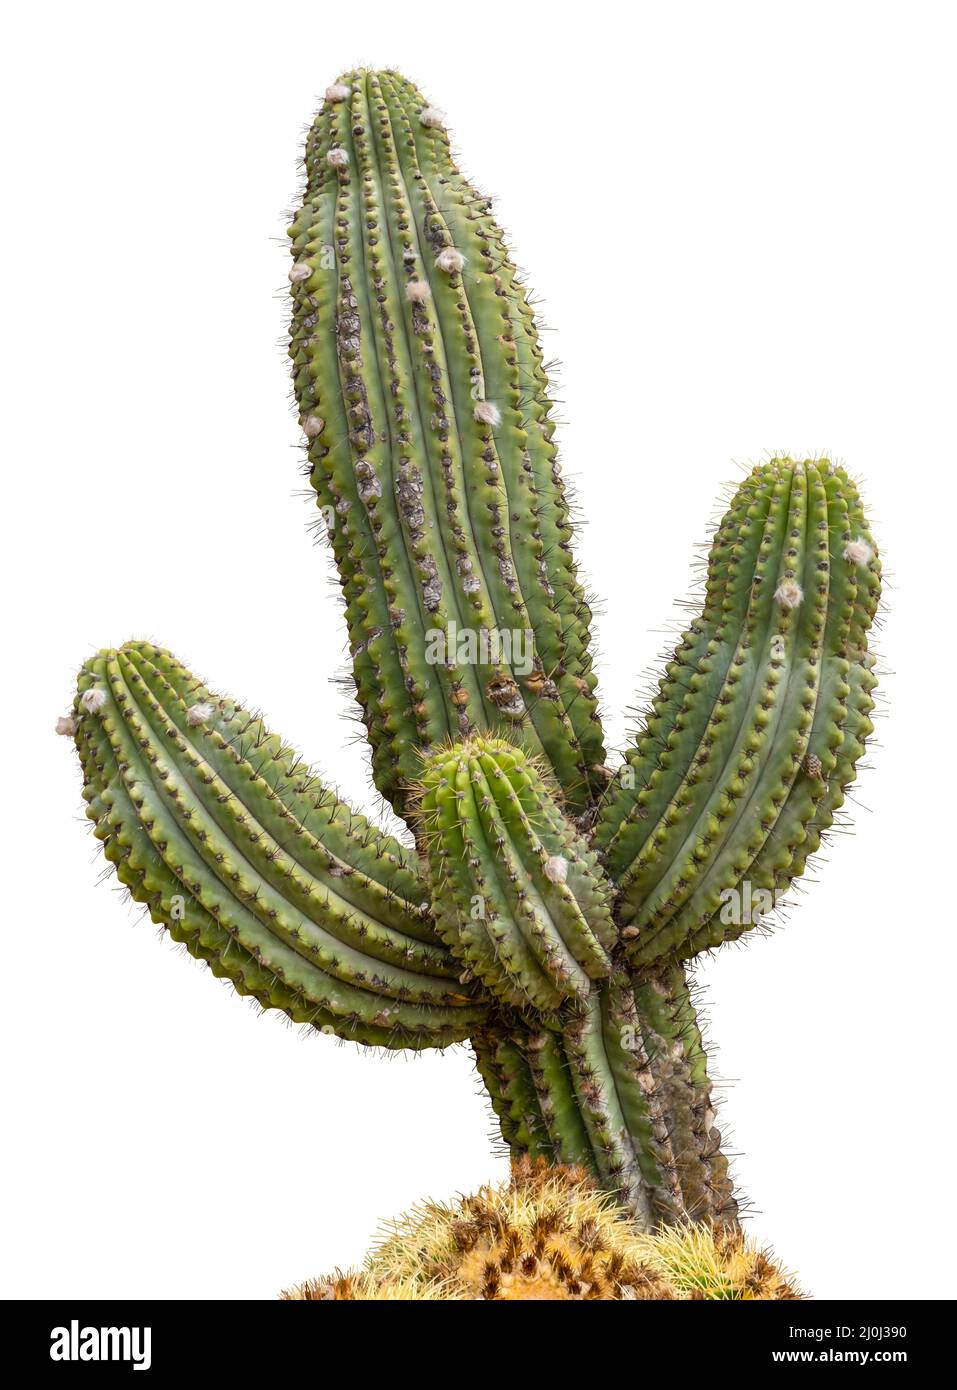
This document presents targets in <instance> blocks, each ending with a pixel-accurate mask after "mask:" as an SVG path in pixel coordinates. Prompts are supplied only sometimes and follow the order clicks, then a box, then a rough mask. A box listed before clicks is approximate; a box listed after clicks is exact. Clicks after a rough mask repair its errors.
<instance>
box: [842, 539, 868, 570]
mask: <svg viewBox="0 0 957 1390" xmlns="http://www.w3.org/2000/svg"><path fill="white" fill-rule="evenodd" d="M873 558H874V552H873V550H872V549H871V547H870V546H869V545H868V543H867V541H866V540H865V539H864V537H863V536H858V538H857V540H854V541H848V543H847V545H846V546H845V547H844V559H845V560H847V561H848V563H849V564H851V565H860V566H861V567H862V568H866V567H867V566H868V565H869V564H870V563H871V560H872V559H873Z"/></svg>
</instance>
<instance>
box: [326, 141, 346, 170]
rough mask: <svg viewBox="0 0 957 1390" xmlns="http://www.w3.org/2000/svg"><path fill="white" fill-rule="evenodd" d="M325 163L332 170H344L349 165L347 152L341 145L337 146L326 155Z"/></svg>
mask: <svg viewBox="0 0 957 1390" xmlns="http://www.w3.org/2000/svg"><path fill="white" fill-rule="evenodd" d="M326 163H327V164H329V165H331V167H332V168H333V169H344V168H345V167H346V165H347V164H348V163H349V151H348V150H344V149H343V148H342V147H341V145H337V146H336V148H335V149H334V150H330V151H329V153H328V154H327V155H326Z"/></svg>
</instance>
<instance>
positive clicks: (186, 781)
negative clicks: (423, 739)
mask: <svg viewBox="0 0 957 1390" xmlns="http://www.w3.org/2000/svg"><path fill="white" fill-rule="evenodd" d="M197 696H198V697H200V698H198V699H197V698H196V697H197ZM187 701H189V703H187ZM74 722H75V726H76V741H77V746H78V748H79V751H80V756H81V761H82V766H83V772H84V781H85V788H84V795H85V797H86V799H87V801H88V803H89V809H88V814H89V815H90V817H91V819H93V821H94V823H95V827H96V833H97V835H98V836H99V838H101V839H102V840H103V841H104V845H105V848H106V853H107V857H108V858H109V859H110V860H111V861H112V862H113V863H114V864H115V865H116V867H117V872H118V874H119V876H120V878H121V881H122V882H124V883H125V884H126V885H127V887H129V889H130V891H131V892H132V894H133V896H134V897H135V898H136V899H137V901H140V902H143V903H145V904H146V905H147V906H148V907H149V909H150V912H151V914H152V916H153V918H154V920H156V921H157V922H160V923H162V924H163V925H165V926H167V927H169V929H170V931H171V932H172V933H173V935H174V936H175V937H176V938H177V939H180V940H184V941H185V942H186V944H187V946H188V947H189V948H190V950H191V951H192V952H193V954H194V955H197V956H199V957H200V958H202V959H206V960H208V961H209V962H210V964H211V965H212V966H213V969H214V971H215V972H216V973H218V974H223V975H226V976H228V977H229V978H230V979H232V980H233V982H234V984H235V985H236V986H237V988H238V989H239V990H240V992H243V993H252V994H254V995H256V997H257V998H259V999H260V1002H262V1003H263V1004H265V1005H267V1006H271V1007H278V1008H282V1009H284V1010H285V1011H286V1012H287V1013H289V1014H290V1016H291V1017H293V1018H295V1019H296V1020H297V1021H302V1022H310V1023H314V1024H315V1025H316V1026H317V1027H320V1028H323V1029H325V1030H327V1031H333V1032H336V1033H338V1034H340V1035H341V1036H343V1037H347V1038H351V1039H354V1040H356V1041H360V1042H364V1043H369V1044H377V1045H381V1046H384V1047H412V1048H419V1047H444V1046H446V1045H448V1044H449V1043H452V1042H457V1041H461V1040H462V1039H464V1038H465V1037H467V1036H468V1034H469V1031H470V1029H471V1028H472V1027H474V1026H476V1025H477V1024H478V1023H479V1022H480V1021H481V1019H482V1017H483V1016H484V1011H485V1010H484V1005H483V1003H482V1001H481V1000H480V999H478V998H476V997H470V995H469V992H468V991H466V990H465V989H463V988H462V986H461V985H460V984H459V982H458V978H457V977H458V974H459V973H460V967H459V966H458V965H457V963H456V961H455V960H454V958H453V957H452V956H451V955H450V954H449V953H448V952H447V951H446V949H445V948H444V946H443V945H442V943H441V942H440V941H439V940H438V939H437V938H436V937H435V936H434V935H433V932H432V929H431V925H430V922H429V918H428V909H427V907H425V906H424V904H423V902H422V898H421V889H420V888H419V887H418V885H417V883H416V880H415V878H414V875H413V873H412V869H411V866H410V864H409V862H408V859H407V856H406V853H405V851H404V850H403V849H402V848H401V847H400V846H399V845H398V844H397V843H396V842H395V841H393V840H391V839H389V838H388V837H386V836H378V835H376V834H375V833H374V832H373V830H372V827H371V826H369V825H368V823H366V822H364V821H363V820H362V818H361V817H357V816H355V815H354V814H352V813H350V812H349V811H348V809H347V808H345V807H343V805H342V804H341V803H340V802H338V801H337V800H336V799H335V798H333V797H331V796H330V795H329V794H328V793H327V792H325V791H324V790H323V789H322V788H321V787H319V786H318V784H317V783H316V782H315V779H313V778H312V777H311V776H310V775H309V774H308V773H306V772H305V771H304V770H301V769H296V767H295V765H294V760H293V755H291V753H290V752H289V750H288V749H286V748H284V746H283V745H282V744H281V742H280V741H279V740H278V739H275V738H274V737H273V736H271V735H269V734H268V733H267V732H266V731H265V730H264V729H263V727H262V725H261V724H260V723H259V721H258V720H255V719H251V718H250V717H249V716H247V715H245V714H244V713H243V712H242V711H241V710H240V709H239V708H238V707H237V706H235V705H234V704H233V703H232V702H231V701H228V700H220V699H217V698H216V697H215V696H214V695H212V693H211V692H210V691H208V690H207V689H206V688H205V687H204V686H201V685H200V684H199V683H198V682H196V681H195V680H194V679H193V678H192V677H190V676H189V674H188V673H187V672H185V670H184V668H182V667H181V666H179V665H178V663H176V662H174V661H173V659H172V658H170V657H169V655H168V654H167V653H163V652H162V651H160V649H158V648H154V647H151V646H149V645H147V644H135V643H131V644H129V645H127V646H125V647H123V648H121V649H120V650H119V651H104V652H101V653H99V654H98V655H97V656H96V657H94V658H93V659H92V660H91V661H89V662H87V663H86V665H85V666H84V667H83V669H82V671H81V673H80V678H79V689H78V694H77V698H76V701H75V716H74ZM410 890H411V893H412V896H409V897H407V896H405V894H406V893H407V892H410Z"/></svg>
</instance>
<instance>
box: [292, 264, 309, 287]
mask: <svg viewBox="0 0 957 1390" xmlns="http://www.w3.org/2000/svg"><path fill="white" fill-rule="evenodd" d="M311 277H312V266H311V265H310V264H309V262H308V261H296V263H295V265H291V266H290V267H289V283H290V285H301V284H302V283H303V281H305V280H309V279H310V278H311Z"/></svg>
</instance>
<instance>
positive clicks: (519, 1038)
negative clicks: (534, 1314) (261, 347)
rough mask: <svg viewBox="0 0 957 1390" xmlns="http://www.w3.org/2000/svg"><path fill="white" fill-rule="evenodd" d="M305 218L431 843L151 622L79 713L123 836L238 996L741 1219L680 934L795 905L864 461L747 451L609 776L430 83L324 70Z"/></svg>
mask: <svg viewBox="0 0 957 1390" xmlns="http://www.w3.org/2000/svg"><path fill="white" fill-rule="evenodd" d="M290 238H291V243H292V251H293V263H292V268H291V271H290V275H289V279H290V282H291V286H292V297H293V323H292V332H291V343H290V356H291V358H292V360H293V368H294V377H295V386H296V394H297V399H298V404H299V410H300V421H301V424H302V428H303V431H304V434H305V436H306V439H307V443H308V471H309V477H310V480H311V483H312V486H313V488H314V489H315V492H316V495H317V499H318V504H319V506H320V507H321V508H322V510H323V513H324V516H325V520H326V524H327V527H328V532H329V537H330V542H331V547H332V551H333V554H334V557H335V560H336V563H337V567H338V572H339V577H340V582H341V586H342V591H343V595H344V599H345V610H346V620H347V624H348V631H349V640H350V647H351V654H352V663H353V672H354V677H355V686H356V694H357V699H358V702H359V705H360V707H361V711H362V716H363V719H364V722H365V725H366V729H367V732H368V737H369V742H370V745H371V750H372V767H373V775H374V778H375V781H376V785H377V787H378V789H379V791H380V792H381V794H382V795H383V796H384V797H385V798H387V799H388V800H389V801H390V802H391V803H392V805H393V806H394V807H395V809H396V810H397V811H398V812H399V813H400V814H401V815H402V816H403V817H404V818H405V820H406V822H407V823H408V825H409V826H410V828H411V830H412V832H413V835H414V838H415V845H416V849H415V851H412V850H409V849H406V848H405V847H404V846H402V845H400V844H399V843H398V842H397V841H396V840H394V839H392V838H390V837H388V836H386V835H384V834H382V833H380V832H379V831H377V830H375V829H374V828H373V827H372V826H371V825H370V824H369V823H368V822H367V821H366V820H365V819H364V818H363V817H361V816H359V815H358V814H356V813H355V812H353V811H351V810H350V809H349V808H348V806H346V805H345V804H344V803H343V802H341V801H340V800H339V799H338V797H337V796H336V795H335V794H334V793H332V792H331V791H329V790H327V789H326V788H324V787H323V786H322V784H321V783H320V782H319V781H318V780H317V779H316V778H315V777H314V776H313V775H312V774H311V773H310V772H309V771H308V769H306V768H305V767H304V765H303V764H302V763H301V762H300V760H299V758H298V757H297V755H296V754H295V753H293V752H292V751H291V750H290V749H288V748H287V747H285V746H284V745H283V744H282V742H281V741H280V740H279V739H278V738H276V737H275V736H274V735H272V734H270V733H269V732H268V731H267V730H266V729H265V727H264V726H263V724H262V723H261V721H260V720H259V719H258V718H257V717H256V716H254V715H251V714H248V713H246V712H245V711H243V710H241V709H240V708H238V706H236V705H235V704H234V703H233V702H232V701H230V700H228V699H223V698H221V697H219V696H217V695H216V694H214V693H213V692H212V691H211V690H209V689H208V688H207V687H206V686H205V685H203V684H202V683H201V682H199V681H198V680H196V679H195V678H194V677H193V676H191V675H190V674H189V672H188V671H186V670H185V669H184V668H183V667H182V666H180V665H179V664H178V663H177V662H176V661H175V660H174V659H173V657H171V656H170V654H169V653H168V652H165V651H163V650H161V649H159V648H157V647H154V646H151V645H149V644H146V643H129V644H127V645H126V646H124V647H123V648H121V649H120V650H118V651H112V650H110V651H103V652H100V653H99V654H98V655H97V656H95V657H94V658H93V659H92V660H90V661H88V662H87V663H86V664H85V665H84V667H83V669H82V671H81V673H80V679H79V687H78V691H77V694H76V698H75V701H74V707H73V712H72V714H71V715H69V716H66V717H65V718H64V719H62V720H61V721H60V725H59V728H60V730H61V732H64V733H68V734H71V735H73V736H74V737H75V741H76V744H77V747H78V750H79V753H80V759H81V764H82V768H83V775H84V796H85V797H86V800H87V802H88V815H89V816H90V818H91V819H92V821H93V822H94V828H95V833H96V835H97V836H98V837H99V838H100V839H101V840H102V841H103V845H104V849H105V853H106V855H107V858H108V859H109V860H110V861H111V862H112V863H113V864H114V866H115V868H116V871H117V874H118V876H119V878H120V880H121V881H122V882H123V883H124V884H125V885H126V886H127V887H128V888H129V890H130V892H131V893H132V895H133V897H134V898H135V899H136V900H137V901H138V902H141V903H143V904H145V905H146V907H147V908H148V909H149V912H150V914H151V916H152V918H153V920H154V921H156V922H158V923H162V924H163V925H164V926H166V927H167V928H168V929H169V931H170V933H171V934H172V935H173V936H174V937H175V938H176V939H177V940H178V941H182V942H184V943H185V944H186V945H187V947H188V948H189V950H190V952H191V953H192V954H193V955H195V956H196V957H198V958H199V959H201V960H205V961H206V962H207V963H208V964H209V965H210V967H211V968H212V970H213V972H214V973H215V974H217V975H221V976H225V977H228V978H229V979H230V980H231V981H232V982H233V984H234V985H235V986H236V988H237V990H239V992H240V993H244V994H251V995H253V996H255V997H256V998H257V999H258V1000H259V1001H260V1003H261V1004H263V1006H264V1007H271V1008H279V1009H282V1010H284V1011H285V1012H286V1013H287V1014H288V1015H289V1016H290V1017H291V1018H292V1019H294V1020H296V1021H297V1022H302V1023H306V1024H310V1025H313V1026H315V1027H317V1028H319V1029H321V1030H323V1031H329V1032H334V1033H336V1034H338V1035H339V1036H341V1037H344V1038H348V1039H351V1040H353V1041H356V1042H360V1043H366V1044H370V1045H381V1046H385V1047H390V1048H400V1047H408V1048H423V1047H445V1046H448V1045H450V1044H453V1043H458V1042H462V1041H465V1040H466V1039H467V1040H469V1041H470V1043H471V1045H472V1048H473V1050H474V1053H475V1058H476V1064H477V1067H478V1070H479V1073H480V1075H481V1077H482V1079H483V1081H484V1082H485V1084H486V1087H487V1089H488V1093H489V1096H490V1099H491V1104H492V1106H493V1109H494V1111H495V1114H496V1116H497V1118H498V1121H499V1124H500V1127H501V1131H502V1134H503V1136H504V1138H505V1140H506V1141H507V1143H508V1145H509V1147H510V1149H511V1150H512V1153H513V1155H514V1156H515V1157H516V1158H520V1157H521V1156H523V1155H529V1156H531V1157H532V1158H535V1159H545V1160H546V1161H548V1162H550V1163H554V1164H575V1165H578V1166H580V1167H582V1168H584V1169H585V1170H587V1171H588V1172H589V1173H591V1174H592V1175H593V1176H594V1177H595V1178H597V1179H598V1181H599V1182H600V1183H601V1184H602V1185H603V1186H604V1187H605V1188H606V1189H607V1190H608V1191H609V1192H611V1193H613V1194H615V1196H616V1197H617V1199H618V1200H619V1202H620V1203H622V1204H623V1205H624V1206H626V1207H627V1208H628V1209H629V1211H630V1212H631V1213H632V1214H633V1216H634V1218H635V1219H636V1220H637V1222H638V1223H639V1224H640V1225H641V1226H643V1227H645V1228H649V1229H650V1228H653V1227H655V1226H657V1225H658V1224H659V1223H661V1222H662V1221H664V1222H673V1221H680V1220H682V1219H684V1218H685V1217H688V1216H690V1217H693V1218H695V1219H697V1220H708V1221H711V1222H713V1223H717V1224H722V1223H725V1224H734V1222H735V1220H736V1212H737V1206H736V1202H735V1198H734V1193H733V1190H732V1186H731V1182H730V1178H729V1174H728V1163H727V1160H726V1158H725V1156H724V1154H723V1153H722V1151H721V1146H720V1134H719V1132H718V1130H717V1128H716V1127H715V1124H714V1118H715V1117H714V1111H713V1108H712V1101H711V1085H710V1081H709V1078H708V1071H707V1064H706V1057H705V1050H704V1046H703V1043H702V1037H701V1031H700V1028H699V1024H698V1020H697V1014H696V1009H695V1004H694V999H693V985H692V982H691V979H690V978H689V976H688V973H687V969H688V964H687V963H688V962H691V961H693V960H694V958H695V957H696V956H697V955H699V954H700V953H701V952H703V951H706V950H710V949H712V948H714V947H716V946H718V945H720V944H721V943H722V942H723V941H725V940H728V939H732V938H734V937H737V936H740V935H741V934H742V933H743V932H746V931H748V930H750V929H751V928H753V927H754V926H755V925H756V924H757V923H758V922H759V921H760V920H761V914H762V913H765V912H767V911H768V910H769V909H770V908H772V907H773V906H774V903H775V900H776V895H777V894H779V893H780V892H781V891H782V890H783V889H785V888H786V887H787V886H788V884H789V883H790V882H791V881H792V880H793V879H794V878H795V877H797V876H798V875H800V874H801V873H802V872H803V871H804V868H805V865H806V863H807V859H808V856H809V855H811V854H812V853H813V852H814V851H815V850H816V849H817V847H818V845H819V843H820V840H821V836H822V835H823V834H824V833H825V832H826V831H827V829H828V827H829V826H830V825H831V823H832V821H833V818H834V815H835V813H836V811H837V810H838V808H839V807H840V805H841V803H842V800H843V797H844V792H845V789H846V787H847V785H848V784H849V783H850V782H851V781H852V779H853V777H854V775H855V768H856V764H857V762H858V760H859V758H860V755H861V753H862V751H863V748H864V744H865V741H866V739H867V737H868V735H869V733H870V730H871V725H870V722H869V716H870V713H871V710H872V705H873V700H872V692H873V687H874V685H875V676H874V671H873V658H872V657H871V656H870V655H869V654H868V651H867V645H866V643H867V633H868V629H869V627H870V625H871V623H872V620H873V618H874V615H875V611H876V607H877V603H878V599H879V593H880V567H879V563H878V559H877V551H876V546H875V544H874V540H873V538H872V536H871V534H870V531H869V529H868V526H867V522H866V519H865V516H864V512H863V510H862V507H861V503H860V499H859V497H858V494H857V491H856V489H855V487H854V485H853V484H852V482H851V481H850V479H849V478H848V477H847V475H846V473H845V472H844V471H843V470H842V469H840V468H836V467H833V466H832V465H831V464H830V463H828V462H827V461H826V460H823V459H809V460H804V461H803V462H802V461H792V460H791V459H788V458H775V459H772V460H771V461H770V462H768V463H765V464H762V465H760V466H759V467H757V468H755V469H754V470H753V472H752V473H751V475H750V476H749V477H748V478H747V479H746V480H745V482H744V483H743V484H742V485H741V487H740V488H739V489H738V491H737V493H736V494H735V496H734V498H733V500H732V502H731V504H730V506H729V509H728V511H727V514H726V515H725V517H724V519H723V520H722V521H721V523H720V525H719V526H718V528H717V531H716V534H715V537H714V542H713V545H712V549H711V555H710V561H709V568H708V576H707V584H706V591H705V595H704V602H703V607H702V610H701V613H700V615H699V616H698V617H696V618H695V619H694V621H693V622H692V623H691V625H690V627H689V628H688V631H687V632H686V633H685V634H684V635H683V637H682V638H681V640H680V642H679V644H678V647H677V649H676V651H675V653H674V657H673V659H672V660H671V661H670V662H669V663H668V665H667V667H666V669H665V672H664V674H663V676H662V678H661V681H660V685H659V690H658V695H657V697H656V698H655V700H654V701H653V704H652V707H651V709H650V710H649V712H648V714H647V716H646V718H645V719H644V721H643V723H642V725H641V727H640V729H639V731H638V734H637V737H636V738H635V741H634V744H633V745H632V747H631V748H630V749H629V750H628V752H627V754H626V757H625V760H624V762H623V764H622V766H621V767H620V768H619V770H618V771H617V772H616V773H612V772H611V770H610V769H608V768H607V767H606V764H605V753H604V746H603V736H602V731H601V726H600V723H599V719H598V713H597V703H596V699H595V678H594V674H593V671H592V660H591V654H590V640H589V622H590V613H589V609H588V605H587V602H586V601H585V598H584V596H583V591H582V588H581V584H580V581H579V578H578V575H577V572H576V568H575V563H574V559H573V557H572V552H571V545H570V542H571V536H572V527H571V523H570V521H569V507H568V503H567V500H566V496H565V492H564V489H563V485H562V480H561V476H560V473H559V469H558V463H557V459H556V451H555V445H554V442H553V439H552V434H553V427H552V423H551V420H550V409H551V407H550V402H549V398H548V394H547V392H548V384H547V379H546V375H545V371H544V368H543V364H542V354H541V350H540V347H539V343H538V337H537V330H536V324H535V319H534V315H533V313H532V310H531V309H530V307H529V303H528V300H527V298H526V296H525V292H524V290H523V289H522V287H521V285H520V284H519V282H518V280H517V277H516V272H515V268H514V266H513V265H512V263H511V261H510V260H509V257H508V253H507V251H506V249H505V247H504V245H503V242H502V235H501V232H500V231H499V229H498V227H497V226H496V225H495V223H494V221H493V220H492V218H491V215H490V212H489V204H488V200H487V199H485V198H483V197H481V196H480V195H479V194H478V193H477V192H476V191H475V190H474V189H473V188H471V187H470V185H469V184H468V183H466V181H465V180H464V179H463V178H462V176H461V174H460V173H459V172H458V170H457V168H456V166H455V164H454V162H453V161H452V158H451V154H450V150H449V142H448V137H447V134H446V131H445V126H444V121H443V118H442V116H441V113H439V112H437V111H436V110H435V109H434V108H432V107H430V106H428V104H427V103H426V101H425V100H424V98H423V97H422V96H421V95H420V93H419V92H418V91H417V90H416V88H415V87H414V86H413V85H412V84H411V83H410V82H408V81H406V80H405V79H404V78H402V77H400V76H399V75H398V74H396V73H393V72H367V71H358V72H352V73H348V74H346V75H345V76H344V77H342V78H341V79H340V80H339V81H338V82H337V83H336V84H335V85H334V86H333V87H330V88H329V89H328V91H327V93H326V99H325V102H324V105H323V109H322V111H321V112H320V114H319V116H318V117H317V119H316V121H315V124H314V126H313V127H312V130H311V132H310V134H309V136H308V139H307V143H306V190H305V199H304V203H303V207H302V210H301V212H300V213H299V215H298V216H297V217H296V219H295V221H294V223H293V225H292V226H291V228H290ZM756 906H757V908H758V910H757V911H756V910H755V907H756Z"/></svg>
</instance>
